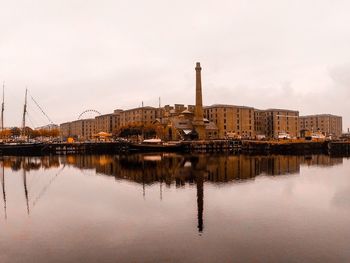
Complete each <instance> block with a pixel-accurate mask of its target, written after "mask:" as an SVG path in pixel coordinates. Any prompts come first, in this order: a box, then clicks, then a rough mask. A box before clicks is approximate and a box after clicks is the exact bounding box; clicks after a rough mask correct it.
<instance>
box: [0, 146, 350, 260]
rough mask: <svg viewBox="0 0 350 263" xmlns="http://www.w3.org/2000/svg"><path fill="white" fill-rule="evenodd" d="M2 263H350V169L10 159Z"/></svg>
mask: <svg viewBox="0 0 350 263" xmlns="http://www.w3.org/2000/svg"><path fill="white" fill-rule="evenodd" d="M0 164H1V166H0V168H1V171H0V172H1V183H2V184H1V186H2V188H1V190H2V198H1V199H2V200H1V202H2V209H0V228H1V235H0V262H5V263H7V262H39V263H40V262H350V250H349V248H348V244H349V243H350V173H349V171H350V159H347V158H331V157H329V156H326V155H311V156H280V155H273V156H244V155H240V156H234V155H193V156H190V155H179V154H165V153H164V154H135V155H120V156H118V155H115V156H108V155H100V156H63V157H58V156H54V157H3V158H2V159H0Z"/></svg>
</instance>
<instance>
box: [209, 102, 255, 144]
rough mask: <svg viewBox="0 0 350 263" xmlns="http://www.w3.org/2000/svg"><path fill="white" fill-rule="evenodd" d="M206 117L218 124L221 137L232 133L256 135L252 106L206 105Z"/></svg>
mask: <svg viewBox="0 0 350 263" xmlns="http://www.w3.org/2000/svg"><path fill="white" fill-rule="evenodd" d="M204 117H205V118H206V119H208V120H209V121H211V122H213V123H214V124H215V125H216V126H217V128H218V133H219V138H225V137H227V136H228V135H232V134H234V135H235V136H237V137H242V138H251V137H254V136H255V131H254V108H252V107H245V106H236V105H225V104H214V105H212V106H206V107H204Z"/></svg>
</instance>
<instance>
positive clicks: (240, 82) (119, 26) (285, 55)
mask: <svg viewBox="0 0 350 263" xmlns="http://www.w3.org/2000/svg"><path fill="white" fill-rule="evenodd" d="M0 4H1V5H0V6H1V8H0V80H1V81H2V80H4V81H5V88H6V96H5V97H6V105H5V107H6V108H5V126H14V125H16V126H20V125H21V118H22V108H23V102H24V91H25V87H26V86H27V87H28V89H29V92H30V94H31V95H32V96H33V97H34V98H35V99H36V100H37V102H38V103H39V104H40V105H41V106H42V108H43V109H44V111H45V112H46V113H47V114H48V115H49V116H50V117H51V119H52V120H53V121H54V122H56V123H61V122H64V121H69V120H74V119H76V118H77V117H78V115H79V114H80V113H81V112H83V111H84V110H86V109H95V110H98V111H100V112H101V113H109V112H112V111H113V110H114V109H117V108H122V109H126V108H130V107H137V106H140V105H141V103H142V101H144V104H145V105H149V106H157V105H158V97H161V101H162V104H163V105H164V104H174V103H183V104H194V96H195V94H194V91H195V71H194V67H195V62H197V61H199V62H201V65H202V68H203V70H202V79H203V100H204V104H205V105H210V104H214V103H227V104H236V105H246V106H253V107H256V108H262V109H264V108H287V109H295V110H299V112H300V115H305V114H314V113H331V114H337V115H342V116H343V124H344V125H343V126H344V130H345V129H346V128H347V127H350V116H349V115H350V114H349V110H350V106H349V105H350V15H349V14H350V2H349V1H346V0H312V1H311V0H289V1H285V0H264V1H261V0H250V1H246V0H227V1H226V0H220V1H219V0H217V1H209V0H201V1H191V0H177V1H167V0H147V1H142V0H138V1H136V0H125V1H117V0H113V1H112V0H111V1H103V0H95V1H88V0H80V1H77V0H56V1H55V0H50V1H48V0H41V1H38V0H30V1H24V0H23V1H17V0H11V1H8V0H0ZM28 104H29V105H28V113H29V117H30V119H31V122H29V123H28V124H29V125H31V126H39V125H44V124H46V123H47V121H45V118H44V117H43V115H42V114H40V113H39V111H38V110H37V107H36V106H35V104H34V103H33V101H32V100H31V99H29V103H28Z"/></svg>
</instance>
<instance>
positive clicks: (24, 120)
mask: <svg viewBox="0 0 350 263" xmlns="http://www.w3.org/2000/svg"><path fill="white" fill-rule="evenodd" d="M27 93H28V89H26V94H25V98H24V108H23V118H22V136H23V137H24V136H25V135H26V132H25V128H26V113H27Z"/></svg>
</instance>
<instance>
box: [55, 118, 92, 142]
mask: <svg viewBox="0 0 350 263" xmlns="http://www.w3.org/2000/svg"><path fill="white" fill-rule="evenodd" d="M60 131H61V136H62V137H63V138H68V137H74V138H76V139H77V140H88V139H91V138H92V136H93V134H95V132H96V131H95V119H83V120H76V121H72V122H66V123H62V124H61V125H60Z"/></svg>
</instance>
